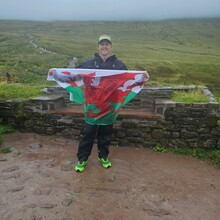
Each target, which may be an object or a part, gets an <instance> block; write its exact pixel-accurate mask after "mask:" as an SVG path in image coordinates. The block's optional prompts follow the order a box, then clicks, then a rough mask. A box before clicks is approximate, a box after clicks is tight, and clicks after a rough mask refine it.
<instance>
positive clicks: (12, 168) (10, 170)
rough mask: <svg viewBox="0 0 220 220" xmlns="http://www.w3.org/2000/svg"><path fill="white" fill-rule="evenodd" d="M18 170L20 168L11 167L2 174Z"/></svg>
mask: <svg viewBox="0 0 220 220" xmlns="http://www.w3.org/2000/svg"><path fill="white" fill-rule="evenodd" d="M18 169H19V166H14V167H9V168H7V169H5V170H2V172H6V173H8V172H12V171H15V170H18Z"/></svg>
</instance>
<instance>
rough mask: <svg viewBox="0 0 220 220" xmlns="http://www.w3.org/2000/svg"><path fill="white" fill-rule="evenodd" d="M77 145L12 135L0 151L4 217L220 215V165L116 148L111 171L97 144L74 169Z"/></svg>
mask: <svg viewBox="0 0 220 220" xmlns="http://www.w3.org/2000/svg"><path fill="white" fill-rule="evenodd" d="M77 145H78V143H77V142H76V141H72V140H70V139H64V138H61V137H55V136H42V135H37V134H33V133H28V134H24V133H13V134H9V135H5V136H4V146H10V147H13V151H12V152H11V153H8V154H0V219H1V220H56V219H57V220H103V219H105V220H110V219H111V220H120V219H123V220H124V219H126V220H179V219H181V220H182V219H183V220H185V219H186V220H219V219H220V196H219V195H220V171H219V170H218V169H216V168H214V167H213V166H212V165H209V164H208V163H207V162H204V161H199V160H197V159H195V158H191V157H184V156H178V155H173V154H162V153H157V152H153V151H152V150H150V149H144V148H129V147H123V148H116V147H112V148H111V154H110V159H111V161H112V163H113V167H112V168H111V169H107V170H105V169H104V168H102V167H101V166H100V164H99V162H98V161H97V153H96V149H97V148H96V146H94V149H93V153H92V155H91V157H90V159H89V163H88V165H87V167H86V170H85V172H84V173H76V172H75V171H73V169H72V167H73V166H74V164H75V163H76V156H75V154H76V150H77Z"/></svg>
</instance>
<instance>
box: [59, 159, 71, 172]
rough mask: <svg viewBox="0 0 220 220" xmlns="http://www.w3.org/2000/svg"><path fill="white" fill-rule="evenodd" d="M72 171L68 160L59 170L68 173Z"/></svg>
mask: <svg viewBox="0 0 220 220" xmlns="http://www.w3.org/2000/svg"><path fill="white" fill-rule="evenodd" d="M72 169H73V162H72V161H70V160H67V161H66V162H65V163H64V164H63V165H62V166H61V170H62V171H70V170H72Z"/></svg>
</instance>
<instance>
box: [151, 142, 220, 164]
mask: <svg viewBox="0 0 220 220" xmlns="http://www.w3.org/2000/svg"><path fill="white" fill-rule="evenodd" d="M153 150H154V151H156V152H162V153H175V154H180V155H186V156H192V157H196V158H199V159H203V160H208V161H211V162H212V164H214V165H216V166H217V167H219V168H220V146H218V148H216V149H211V150H204V149H191V148H187V147H181V148H180V147H175V148H171V147H170V148H169V147H164V146H162V145H160V144H157V145H156V146H155V147H154V148H153Z"/></svg>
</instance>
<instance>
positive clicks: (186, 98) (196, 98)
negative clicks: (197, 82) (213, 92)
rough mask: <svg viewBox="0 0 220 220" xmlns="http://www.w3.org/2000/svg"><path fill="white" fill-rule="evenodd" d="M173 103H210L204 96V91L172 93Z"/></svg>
mask: <svg viewBox="0 0 220 220" xmlns="http://www.w3.org/2000/svg"><path fill="white" fill-rule="evenodd" d="M172 101H174V102H188V103H192V102H209V99H208V97H207V96H206V95H204V93H203V91H202V89H190V90H188V91H174V92H173V93H172Z"/></svg>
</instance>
